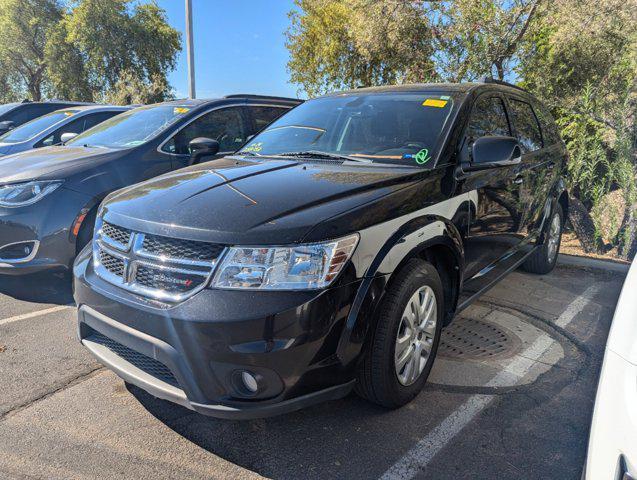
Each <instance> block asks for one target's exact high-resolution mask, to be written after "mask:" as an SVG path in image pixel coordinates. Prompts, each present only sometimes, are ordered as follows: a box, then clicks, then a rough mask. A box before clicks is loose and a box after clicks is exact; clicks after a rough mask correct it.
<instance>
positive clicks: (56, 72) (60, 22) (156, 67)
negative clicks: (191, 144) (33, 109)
mask: <svg viewBox="0 0 637 480" xmlns="http://www.w3.org/2000/svg"><path fill="white" fill-rule="evenodd" d="M0 44H1V45H2V46H3V47H2V49H0V87H1V88H3V93H2V94H1V95H0V99H6V98H16V97H20V96H23V95H24V96H28V97H29V98H31V99H32V100H40V99H41V98H42V97H43V96H44V95H49V96H56V97H60V98H67V99H73V100H86V101H91V100H99V99H101V98H103V97H104V96H105V95H106V93H107V92H109V91H112V90H113V89H117V88H118V87H117V85H118V82H120V79H121V78H122V77H125V79H126V81H127V82H129V83H130V80H131V76H134V77H135V83H136V84H137V85H143V86H144V88H146V89H147V90H149V91H150V90H152V91H153V92H154V93H153V98H160V99H161V98H163V97H162V96H164V97H167V96H170V94H171V89H170V86H169V85H168V82H167V81H166V76H167V74H168V72H170V71H171V70H172V69H174V67H175V62H176V56H177V53H178V52H179V51H180V49H181V36H180V34H179V32H177V31H176V30H175V29H173V28H172V27H170V26H169V25H168V22H167V20H166V14H165V12H164V11H163V10H162V9H161V8H159V7H158V6H157V4H156V3H155V2H154V1H151V2H146V3H140V2H139V1H133V0H75V1H69V2H65V3H62V2H61V1H59V0H0ZM158 85H163V86H164V87H163V88H164V89H163V91H162V92H161V93H160V94H158V93H157V92H156V87H157V86H158Z"/></svg>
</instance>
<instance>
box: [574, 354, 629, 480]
mask: <svg viewBox="0 0 637 480" xmlns="http://www.w3.org/2000/svg"><path fill="white" fill-rule="evenodd" d="M585 471H586V474H585V478H586V479H587V480H588V479H590V480H623V479H627V478H637V365H633V364H631V363H630V362H628V361H627V360H626V359H624V358H622V357H621V356H620V355H618V354H616V353H615V352H613V351H612V350H606V355H605V357H604V365H603V367H602V373H601V376H600V380H599V386H598V389H597V399H596V401H595V411H594V413H593V421H592V426H591V434H590V439H589V445H588V457H587V462H586V470H585ZM624 475H627V476H626V477H624Z"/></svg>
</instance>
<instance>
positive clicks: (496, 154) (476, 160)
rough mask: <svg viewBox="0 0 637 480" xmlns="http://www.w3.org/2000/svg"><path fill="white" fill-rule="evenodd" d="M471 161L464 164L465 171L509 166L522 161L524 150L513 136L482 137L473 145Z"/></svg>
mask: <svg viewBox="0 0 637 480" xmlns="http://www.w3.org/2000/svg"><path fill="white" fill-rule="evenodd" d="M471 152H472V155H471V157H472V158H471V162H470V163H469V164H467V165H463V170H464V171H476V170H486V169H488V168H498V167H508V166H510V165H516V164H518V163H520V161H521V157H522V150H521V149H520V144H519V143H518V141H517V139H515V138H513V137H499V136H493V137H480V138H478V139H476V141H475V142H473V146H472V147H471Z"/></svg>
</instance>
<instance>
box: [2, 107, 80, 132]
mask: <svg viewBox="0 0 637 480" xmlns="http://www.w3.org/2000/svg"><path fill="white" fill-rule="evenodd" d="M77 105H90V104H89V103H84V102H66V101H63V100H47V101H45V102H29V101H28V100H24V101H23V102H16V103H5V104H3V105H0V135H2V134H3V133H6V132H8V131H9V130H11V129H13V128H15V127H19V126H20V125H22V124H23V123H26V122H28V121H30V120H33V119H34V118H38V117H41V116H42V115H46V114H47V113H51V112H54V111H56V110H59V109H60V108H68V107H75V106H77Z"/></svg>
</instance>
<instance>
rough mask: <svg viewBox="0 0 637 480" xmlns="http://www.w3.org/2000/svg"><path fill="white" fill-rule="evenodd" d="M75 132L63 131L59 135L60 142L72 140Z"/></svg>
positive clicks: (75, 135)
mask: <svg viewBox="0 0 637 480" xmlns="http://www.w3.org/2000/svg"><path fill="white" fill-rule="evenodd" d="M77 135H78V134H77V133H75V132H64V133H63V134H62V135H61V136H60V142H62V143H66V142H68V141H70V140H73V139H74V138H75V137H77Z"/></svg>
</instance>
